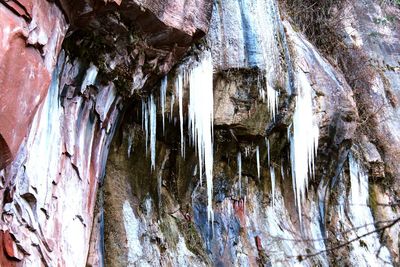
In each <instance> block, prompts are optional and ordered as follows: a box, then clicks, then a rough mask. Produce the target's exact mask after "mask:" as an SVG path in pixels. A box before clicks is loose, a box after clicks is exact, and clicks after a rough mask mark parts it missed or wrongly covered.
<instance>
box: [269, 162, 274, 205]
mask: <svg viewBox="0 0 400 267" xmlns="http://www.w3.org/2000/svg"><path fill="white" fill-rule="evenodd" d="M269 173H270V176H271V192H272V205H274V204H275V169H274V167H273V166H271V167H270V168H269Z"/></svg>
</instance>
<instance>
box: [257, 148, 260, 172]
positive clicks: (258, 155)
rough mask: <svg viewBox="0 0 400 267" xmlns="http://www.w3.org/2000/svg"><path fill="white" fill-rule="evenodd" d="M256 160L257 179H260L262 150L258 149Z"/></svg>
mask: <svg viewBox="0 0 400 267" xmlns="http://www.w3.org/2000/svg"><path fill="white" fill-rule="evenodd" d="M256 160H257V177H258V179H260V148H259V147H258V146H257V148H256Z"/></svg>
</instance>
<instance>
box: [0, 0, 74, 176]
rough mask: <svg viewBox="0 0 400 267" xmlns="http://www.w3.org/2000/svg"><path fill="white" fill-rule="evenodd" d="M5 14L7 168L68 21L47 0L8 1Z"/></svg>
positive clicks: (1, 115)
mask: <svg viewBox="0 0 400 267" xmlns="http://www.w3.org/2000/svg"><path fill="white" fill-rule="evenodd" d="M0 16H1V18H2V19H1V22H0V23H1V24H0V28H1V31H0V39H1V40H2V43H1V51H0V86H1V88H2V90H1V92H0V106H1V112H0V125H1V126H0V150H1V155H0V169H2V168H4V167H5V166H6V165H8V164H10V163H11V161H12V160H13V159H14V157H15V156H16V154H17V151H18V149H19V146H20V144H21V143H22V141H23V139H24V137H25V136H26V135H27V134H28V132H29V129H30V125H31V123H32V119H33V117H34V115H35V113H36V111H37V109H38V107H39V105H40V103H41V102H43V99H44V98H45V96H46V93H47V89H48V88H49V84H50V80H51V74H52V71H53V68H54V65H55V63H56V61H57V57H58V53H59V52H60V49H61V44H62V41H63V39H64V35H65V33H66V30H67V23H66V20H65V18H64V16H63V14H62V12H61V10H60V9H59V8H58V7H57V5H55V4H54V3H50V2H47V1H41V0H39V1H35V0H33V1H24V2H23V3H20V2H18V1H12V2H10V1H7V2H5V3H2V4H1V5H0ZM17 73H18V75H16V74H17ZM15 122H18V123H15Z"/></svg>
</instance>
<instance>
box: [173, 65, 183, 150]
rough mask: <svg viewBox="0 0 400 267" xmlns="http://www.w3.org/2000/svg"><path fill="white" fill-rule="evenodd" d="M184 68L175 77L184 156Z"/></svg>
mask: <svg viewBox="0 0 400 267" xmlns="http://www.w3.org/2000/svg"><path fill="white" fill-rule="evenodd" d="M183 76H184V73H183V70H182V69H181V68H179V69H178V74H177V77H176V79H175V90H176V95H177V96H178V104H179V123H180V130H181V156H182V157H184V156H185V154H184V151H185V137H184V136H183Z"/></svg>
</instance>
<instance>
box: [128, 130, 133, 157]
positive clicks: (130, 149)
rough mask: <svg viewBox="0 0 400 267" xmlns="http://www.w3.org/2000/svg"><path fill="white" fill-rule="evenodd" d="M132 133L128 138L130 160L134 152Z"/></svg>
mask: <svg viewBox="0 0 400 267" xmlns="http://www.w3.org/2000/svg"><path fill="white" fill-rule="evenodd" d="M132 132H133V131H132ZM132 132H131V131H130V132H129V136H128V158H130V157H131V151H132V143H133V133H132Z"/></svg>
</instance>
